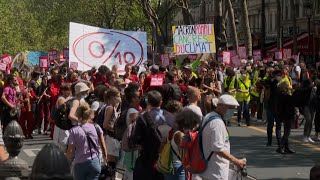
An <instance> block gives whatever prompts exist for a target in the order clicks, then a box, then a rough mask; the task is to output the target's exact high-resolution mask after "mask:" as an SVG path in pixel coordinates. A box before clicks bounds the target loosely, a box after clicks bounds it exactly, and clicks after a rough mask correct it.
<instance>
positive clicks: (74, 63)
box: [70, 62, 78, 70]
mask: <svg viewBox="0 0 320 180" xmlns="http://www.w3.org/2000/svg"><path fill="white" fill-rule="evenodd" d="M70 69H74V70H76V69H78V63H77V62H70Z"/></svg>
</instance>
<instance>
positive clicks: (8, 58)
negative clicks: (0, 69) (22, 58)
mask: <svg viewBox="0 0 320 180" xmlns="http://www.w3.org/2000/svg"><path fill="white" fill-rule="evenodd" d="M1 59H2V61H1V62H2V63H5V64H11V63H12V58H11V56H9V55H7V54H6V55H3V56H2V57H1Z"/></svg>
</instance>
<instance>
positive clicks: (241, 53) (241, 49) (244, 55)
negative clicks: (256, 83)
mask: <svg viewBox="0 0 320 180" xmlns="http://www.w3.org/2000/svg"><path fill="white" fill-rule="evenodd" d="M239 57H240V59H247V48H246V47H245V46H239Z"/></svg>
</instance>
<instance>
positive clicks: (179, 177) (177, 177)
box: [164, 161, 186, 180]
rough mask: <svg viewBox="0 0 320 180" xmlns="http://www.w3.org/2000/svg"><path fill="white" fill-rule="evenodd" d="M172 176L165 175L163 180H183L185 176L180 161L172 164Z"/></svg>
mask: <svg viewBox="0 0 320 180" xmlns="http://www.w3.org/2000/svg"><path fill="white" fill-rule="evenodd" d="M173 167H174V175H165V176H164V179H165V180H185V179H186V174H185V171H184V169H183V166H182V163H181V162H180V161H175V162H174V163H173Z"/></svg>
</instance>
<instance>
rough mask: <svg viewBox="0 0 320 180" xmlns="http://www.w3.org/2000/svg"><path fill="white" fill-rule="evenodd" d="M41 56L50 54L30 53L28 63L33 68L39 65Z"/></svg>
mask: <svg viewBox="0 0 320 180" xmlns="http://www.w3.org/2000/svg"><path fill="white" fill-rule="evenodd" d="M40 56H48V54H47V53H45V52H41V51H29V52H28V54H27V59H28V63H29V64H31V65H32V66H36V65H39V57H40Z"/></svg>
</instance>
